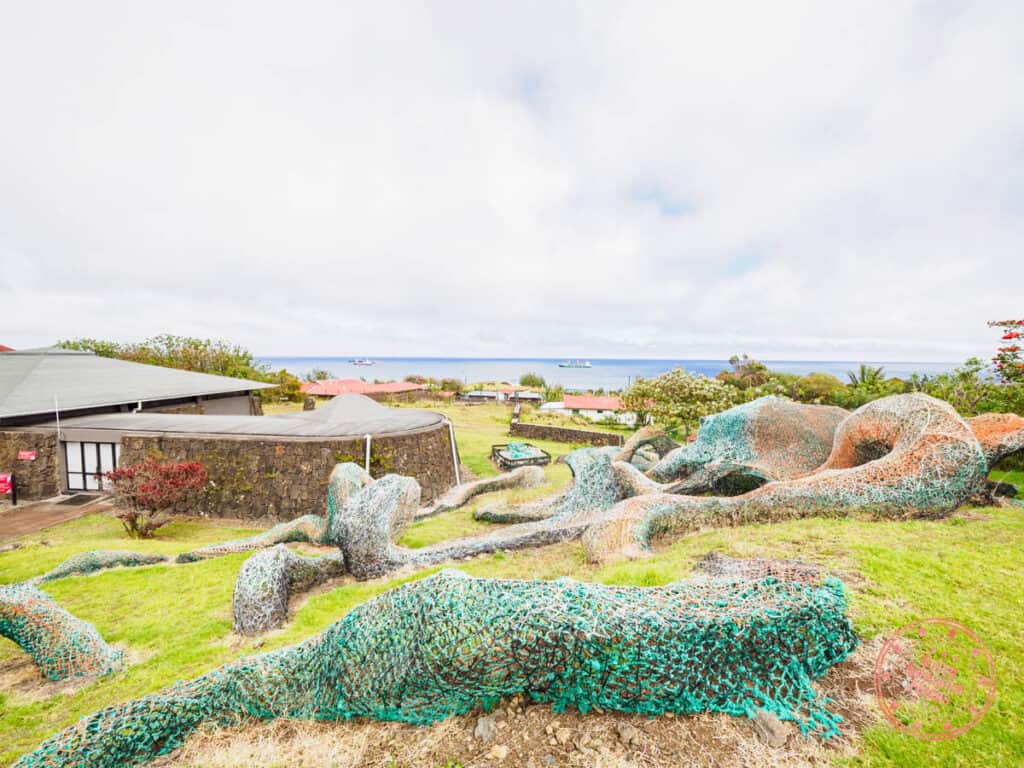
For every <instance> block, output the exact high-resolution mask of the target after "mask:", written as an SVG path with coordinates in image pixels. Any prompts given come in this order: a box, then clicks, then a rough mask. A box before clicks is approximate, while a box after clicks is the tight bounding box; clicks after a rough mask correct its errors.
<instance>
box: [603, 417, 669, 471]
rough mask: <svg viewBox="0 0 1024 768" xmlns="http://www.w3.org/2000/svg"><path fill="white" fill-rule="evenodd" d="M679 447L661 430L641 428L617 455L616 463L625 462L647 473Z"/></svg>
mask: <svg viewBox="0 0 1024 768" xmlns="http://www.w3.org/2000/svg"><path fill="white" fill-rule="evenodd" d="M678 447H679V443H677V442H676V441H675V440H673V439H672V438H670V437H669V436H668V435H666V434H665V433H664V432H662V431H661V430H660V429H655V428H654V427H641V428H640V429H638V430H637V431H636V432H634V433H633V434H632V435H631V436H630V438H629V439H628V440H627V441H626V442H625V444H624V445H623V446H622V448H620V449H619V451H618V453H616V454H615V461H625V462H626V463H628V464H632V465H633V466H634V467H636V468H637V469H639V470H640V471H641V472H646V471H648V470H649V469H651V468H652V467H654V466H655V465H656V464H657V463H658V462H659V461H661V459H663V458H664V457H665V456H666V455H667V454H669V453H670V452H672V451H674V450H675V449H676V448H678Z"/></svg>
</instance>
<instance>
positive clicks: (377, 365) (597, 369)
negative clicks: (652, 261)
mask: <svg viewBox="0 0 1024 768" xmlns="http://www.w3.org/2000/svg"><path fill="white" fill-rule="evenodd" d="M355 357H356V356H355V355H352V356H349V357H283V356H269V355H268V356H264V357H261V358H259V359H260V361H261V362H264V363H267V364H268V365H269V366H270V367H271V368H273V369H274V370H279V369H281V368H286V369H288V370H289V371H291V372H292V373H294V374H296V375H298V376H303V377H304V376H305V374H306V372H307V371H310V370H312V369H313V368H319V369H324V370H327V371H330V372H331V373H332V374H333V376H334V377H335V378H339V379H365V380H366V381H375V380H377V381H401V380H402V379H404V378H405V377H406V376H410V375H413V374H418V375H420V376H428V377H430V378H435V379H444V378H453V379H459V380H461V381H463V382H467V383H472V382H476V381H505V382H508V383H510V384H516V383H518V381H519V377H520V376H522V375H523V374H524V373H537V374H540V375H541V376H543V377H544V380H545V381H546V382H547V383H548V384H561V385H562V386H563V387H565V388H566V389H569V390H574V389H579V390H588V389H598V388H601V389H604V390H606V391H611V390H618V389H623V388H625V387H627V386H629V384H630V383H631V382H632V381H635V380H636V379H637V378H638V377H642V378H649V377H651V376H657V375H658V374H660V373H665V372H666V371H670V370H672V369H673V368H676V367H680V368H683V369H685V370H687V371H690V372H691V373H701V374H704V375H705V376H715V375H716V374H717V373H718V372H719V371H721V370H724V369H726V368H728V367H729V361H727V360H619V359H604V360H600V359H593V358H592V359H591V360H590V364H591V366H592V367H591V368H560V367H559V365H558V364H559V363H560V362H564V361H563V360H560V359H557V358H517V357H509V358H497V357H496V358H479V357H374V358H370V359H372V360H373V361H374V365H371V366H357V365H353V364H352V363H351V362H349V361H350V360H351V359H353V358H355ZM764 362H765V364H766V365H768V367H769V368H771V369H772V370H773V371H781V372H783V373H796V374H801V375H802V374H807V373H812V372H820V373H831V374H833V375H834V376H837V377H839V378H840V379H841V380H842V381H846V380H847V379H846V372H847V371H850V370H855V369H856V368H857V367H858V366H859V365H860V362H861V361H856V362H853V361H835V360H828V361H816V360H774V361H773V360H766V361H764ZM867 364H868V365H873V366H882V367H883V368H884V369H885V375H886V376H898V377H900V378H906V377H907V376H910V375H911V374H912V373H921V374H935V373H943V372H946V371H951V370H953V368H955V367H956V365H957V363H905V362H904V363H901V362H870V363H867Z"/></svg>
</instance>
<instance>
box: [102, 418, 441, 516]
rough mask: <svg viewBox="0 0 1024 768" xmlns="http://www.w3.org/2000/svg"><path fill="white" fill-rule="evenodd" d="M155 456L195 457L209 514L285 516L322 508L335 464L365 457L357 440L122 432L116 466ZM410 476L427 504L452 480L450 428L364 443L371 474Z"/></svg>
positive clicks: (167, 458) (172, 458)
mask: <svg viewBox="0 0 1024 768" xmlns="http://www.w3.org/2000/svg"><path fill="white" fill-rule="evenodd" d="M150 455H154V456H157V457H159V458H161V460H163V461H199V462H202V463H203V464H204V465H205V466H206V470H207V472H208V473H209V475H210V481H211V482H210V485H209V486H208V488H207V489H206V491H204V492H203V495H202V497H201V500H200V502H199V505H198V507H199V508H198V509H193V510H191V511H192V512H193V513H202V514H208V515H212V516H214V517H240V518H246V519H251V520H262V521H268V520H274V521H280V520H290V519H292V518H294V517H298V516H300V515H306V514H318V515H323V514H326V512H327V478H328V476H329V475H330V473H331V469H333V467H334V465H335V464H337V463H338V462H342V461H353V462H355V463H357V464H359V465H360V466H362V465H363V462H364V461H365V457H366V445H365V443H364V441H363V440H362V439H351V438H349V439H330V438H326V439H325V438H291V439H284V438H272V437H242V436H239V437H234V436H231V437H229V436H226V435H141V434H138V435H125V436H124V437H123V438H122V439H121V464H122V465H124V464H132V463H135V462H138V461H142V460H144V459H145V458H146V457H147V456H150ZM389 473H394V474H399V475H408V476H410V477H415V478H416V480H417V481H418V482H419V484H420V486H421V487H422V489H423V501H424V502H426V501H429V500H431V499H433V498H434V497H436V496H439V495H440V494H442V493H444V492H445V491H446V490H448V488H450V487H451V486H453V485H454V484H455V469H454V467H453V466H452V449H451V443H450V440H449V436H448V426H447V425H443V426H439V427H435V428H433V429H430V430H427V431H423V432H415V433H412V434H407V435H392V436H382V437H379V438H378V437H374V438H373V439H372V440H371V441H370V474H371V475H373V476H374V477H381V476H382V475H386V474H389Z"/></svg>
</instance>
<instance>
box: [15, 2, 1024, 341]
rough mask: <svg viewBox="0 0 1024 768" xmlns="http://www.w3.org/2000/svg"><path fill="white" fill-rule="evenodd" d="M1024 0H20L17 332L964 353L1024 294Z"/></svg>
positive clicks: (1022, 304) (23, 335)
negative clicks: (566, 0)
mask: <svg viewBox="0 0 1024 768" xmlns="http://www.w3.org/2000/svg"><path fill="white" fill-rule="evenodd" d="M1022 16H1024V12H1022V10H1021V5H1020V2H1019V0H1006V2H977V3H969V2H952V1H947V0H939V1H937V2H916V3H904V2H895V1H894V0H884V1H883V2H878V3H870V2H860V1H858V2H850V3H840V2H828V3H823V2H807V3H788V2H771V3H766V2H749V3H744V4H730V3H724V2H722V3H709V2H694V3H681V2H671V3H669V2H666V3H662V4H657V3H643V2H629V3H624V2H616V3H608V4H605V3H599V2H594V1H593V0H586V2H579V3H559V2H553V1H552V0H544V1H543V2H538V3H526V2H521V1H520V2H514V3H513V2H504V3H483V2H470V1H469V0H467V1H466V2H435V3H425V4H422V5H421V4H416V3H413V2H401V3H386V2H364V3H339V2H337V1H336V0H330V2H323V3H313V2H288V3H285V2H280V3H265V2H258V1H254V0H246V2H238V3H230V2H208V1H206V0H204V1H203V2H183V1H182V0H175V2H163V3H153V2H138V1H137V0H128V1H126V2H102V1H101V0H92V1H91V2H79V1H78V0H72V1H69V2H60V3H54V2H45V1H43V0H32V1H31V2H14V1H13V0H8V1H5V2H3V3H2V4H0V94H2V105H3V106H2V108H0V115H2V117H0V343H5V344H8V345H10V346H14V347H28V346H36V345H42V344H48V343H52V342H53V341H55V340H56V339H58V338H66V337H76V336H96V337H103V338H113V339H118V340H134V339H140V338H143V337H145V336H148V335H151V334H155V333H161V332H170V333H179V334H190V335H199V336H215V337H222V338H226V339H229V340H231V341H236V342H239V343H242V344H244V345H246V346H248V347H249V348H250V349H252V350H253V351H254V352H256V353H258V354H278V355H284V354H295V355H302V354H308V355H331V354H338V355H345V354H356V353H358V354H367V355H389V354H390V355H459V356H530V355H541V356H573V357H577V356H580V357H583V356H586V357H615V356H621V357H670V358H709V357H710V358H720V357H727V356H729V355H730V354H732V353H734V352H748V353H750V354H751V355H754V356H757V357H762V358H767V359H838V360H860V359H866V360H962V359H963V358H964V357H966V356H968V355H972V354H977V355H982V356H986V357H987V356H989V355H990V354H991V353H992V351H993V348H994V346H995V341H996V338H997V336H996V334H994V333H993V332H992V331H991V330H989V329H988V328H986V326H985V321H986V320H989V319H1002V318H1004V317H1021V316H1024V247H1022V246H1024V88H1022V83H1024V19H1022Z"/></svg>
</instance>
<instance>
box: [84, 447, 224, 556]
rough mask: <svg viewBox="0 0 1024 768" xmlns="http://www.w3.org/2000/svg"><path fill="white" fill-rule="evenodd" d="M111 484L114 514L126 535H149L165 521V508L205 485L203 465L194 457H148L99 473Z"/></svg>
mask: <svg viewBox="0 0 1024 768" xmlns="http://www.w3.org/2000/svg"><path fill="white" fill-rule="evenodd" d="M103 477H104V479H105V480H107V481H108V482H109V483H110V485H111V488H112V491H113V496H114V503H115V505H116V506H117V507H118V511H117V512H116V515H117V517H118V519H120V521H121V524H122V525H123V526H124V528H125V530H126V531H127V532H128V535H129V536H131V537H132V538H135V539H150V538H152V537H153V534H154V532H155V531H156V530H157V529H158V528H160V527H161V526H164V525H166V524H167V522H168V520H169V518H168V517H167V515H166V514H165V513H166V511H167V510H169V509H172V508H173V507H175V506H177V505H178V504H181V503H183V502H185V501H188V500H189V499H192V498H194V497H195V495H196V494H198V492H199V491H200V490H202V488H203V486H205V485H206V482H207V480H208V476H207V473H206V467H204V466H203V465H202V464H200V463H199V462H197V461H189V462H183V463H179V464H161V463H160V462H158V461H157V460H156V459H155V458H152V457H150V458H148V459H146V460H145V461H143V462H140V463H138V464H128V465H125V466H123V467H118V468H117V469H115V470H114V471H113V472H106V473H105V474H104V475H103Z"/></svg>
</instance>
